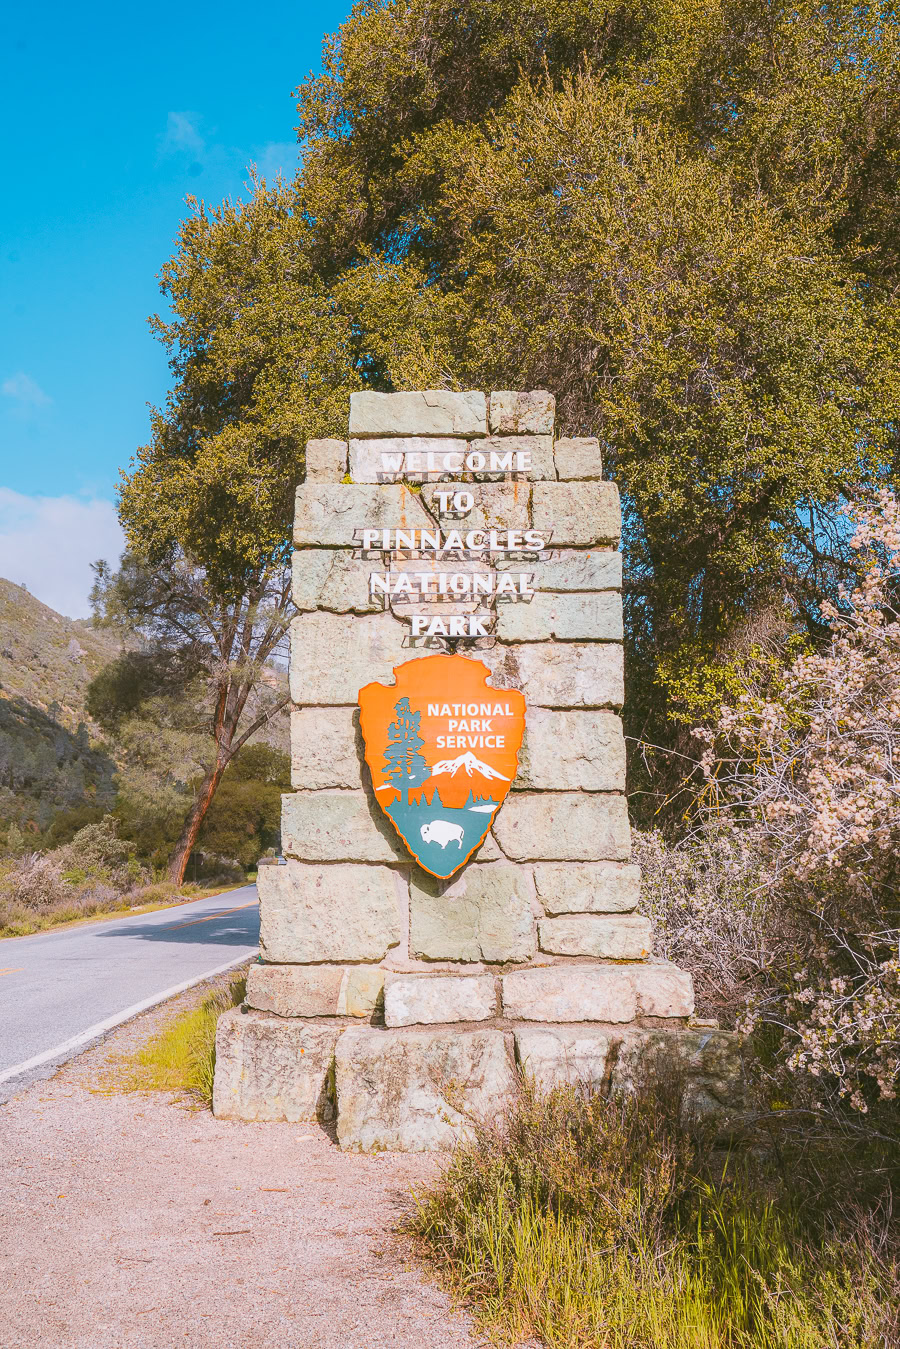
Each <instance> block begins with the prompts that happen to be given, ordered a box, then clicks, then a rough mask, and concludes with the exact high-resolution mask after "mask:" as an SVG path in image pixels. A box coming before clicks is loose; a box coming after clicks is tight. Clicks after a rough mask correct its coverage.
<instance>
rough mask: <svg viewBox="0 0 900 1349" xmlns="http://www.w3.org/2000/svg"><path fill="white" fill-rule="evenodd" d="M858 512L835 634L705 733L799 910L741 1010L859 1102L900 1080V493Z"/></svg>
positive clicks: (721, 781) (750, 843)
mask: <svg viewBox="0 0 900 1349" xmlns="http://www.w3.org/2000/svg"><path fill="white" fill-rule="evenodd" d="M853 519H854V523H855V532H854V535H853V538H852V540H851V546H852V548H853V549H854V550H855V552H856V555H857V558H858V562H859V580H858V584H857V585H856V586H855V588H853V589H852V591H846V590H844V591H842V592H841V594H840V601H841V608H838V607H837V606H835V605H832V604H823V606H822V611H823V614H824V617H825V619H826V621H827V622H828V624H829V626H830V630H831V631H830V639H829V641H828V643H827V645H826V647H825V648H824V649H823V650H821V651H819V652H816V653H813V654H804V655H802V656H800V657H798V658H797V659H796V660H794V661H793V662H792V663H791V664H790V666H789V667H788V668H787V670H786V671H784V673H783V675H782V677H781V678H780V680H779V681H778V682H777V684H776V685H775V686H774V687H773V686H772V685H771V683H770V684H768V685H767V686H766V685H764V684H762V683H761V684H760V685H758V686H757V687H748V688H747V689H745V691H744V692H743V694H742V695H741V696H740V698H739V699H738V700H737V702H736V703H735V705H734V706H732V707H730V708H723V709H722V712H721V716H720V718H719V722H718V725H717V726H716V728H715V730H714V731H712V732H698V734H699V735H701V736H702V737H703V738H704V739H705V741H706V750H705V754H704V767H705V770H706V774H707V781H708V784H709V787H710V789H711V791H712V794H713V795H712V799H713V806H712V811H713V815H714V816H715V817H717V818H719V819H720V820H722V821H731V822H732V823H734V824H739V825H741V826H742V827H743V829H744V830H745V833H746V838H745V843H744V848H745V850H746V848H747V847H749V848H750V849H751V850H752V851H753V852H754V853H755V854H756V856H757V858H758V864H759V866H761V867H763V868H764V869H765V870H766V871H767V872H768V875H769V882H768V884H769V886H770V888H771V890H772V892H773V893H774V894H777V896H778V899H779V902H780V904H782V905H783V906H784V908H785V912H786V914H787V913H789V915H790V917H789V919H788V921H787V928H788V929H789V930H788V931H786V932H783V933H782V934H781V936H780V947H781V955H780V960H779V962H778V963H780V964H781V965H782V971H781V974H782V977H781V979H780V980H772V979H771V978H767V979H765V980H762V981H760V982H759V986H758V988H757V990H756V991H755V993H754V995H753V996H752V997H751V999H750V1000H749V1011H748V1016H747V1020H746V1024H748V1025H750V1026H754V1025H759V1024H761V1023H763V1022H768V1023H769V1024H770V1025H772V1026H773V1027H775V1028H777V1031H778V1033H779V1035H780V1037H781V1051H780V1052H781V1060H782V1062H783V1063H784V1064H785V1065H786V1067H787V1068H788V1069H789V1070H790V1071H792V1072H793V1073H803V1074H806V1075H807V1076H808V1077H809V1078H812V1079H817V1080H818V1081H819V1082H820V1084H821V1086H822V1088H823V1089H824V1088H827V1087H829V1086H831V1087H836V1089H837V1091H838V1093H839V1095H840V1096H841V1097H844V1098H848V1099H849V1101H850V1102H851V1104H852V1105H853V1106H854V1107H855V1108H856V1109H857V1110H860V1111H865V1110H867V1109H869V1108H870V1107H871V1106H872V1104H873V1103H874V1102H876V1101H888V1100H892V1099H893V1098H894V1096H895V1094H896V1092H897V1089H898V1082H900V906H898V898H897V895H898V879H900V866H898V861H900V615H898V612H897V608H896V595H897V591H898V581H900V503H898V502H897V500H896V498H895V497H894V496H893V494H891V493H889V492H883V493H882V494H881V495H880V497H879V498H878V501H877V502H876V503H875V504H873V505H870V506H867V507H863V508H861V509H857V510H856V511H855V512H854V513H853ZM791 929H793V930H791ZM767 968H768V970H769V971H770V972H771V971H772V969H773V963H772V962H771V961H770V962H769V964H768V966H767ZM820 1094H823V1095H824V1094H826V1093H825V1092H824V1091H823V1092H822V1093H820Z"/></svg>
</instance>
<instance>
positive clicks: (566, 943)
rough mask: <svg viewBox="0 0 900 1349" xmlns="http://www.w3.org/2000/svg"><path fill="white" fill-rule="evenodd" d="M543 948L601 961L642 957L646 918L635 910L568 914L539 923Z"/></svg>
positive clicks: (648, 937) (647, 936)
mask: <svg viewBox="0 0 900 1349" xmlns="http://www.w3.org/2000/svg"><path fill="white" fill-rule="evenodd" d="M538 941H539V943H540V948H541V950H542V951H549V952H551V953H552V954H553V955H557V956H594V957H595V958H597V959H602V960H644V959H645V958H646V957H647V956H648V955H649V954H650V947H651V942H652V931H651V925H650V919H649V918H642V917H641V916H640V915H639V914H636V913H626V914H622V915H621V916H619V915H616V914H605V913H567V914H563V915H562V916H561V917H559V918H542V919H541V921H540V922H539V923H538Z"/></svg>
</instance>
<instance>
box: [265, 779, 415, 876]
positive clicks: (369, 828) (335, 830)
mask: <svg viewBox="0 0 900 1349" xmlns="http://www.w3.org/2000/svg"><path fill="white" fill-rule="evenodd" d="M281 846H282V850H283V852H284V854H285V856H286V857H298V858H299V859H300V861H301V862H408V861H410V860H411V859H410V855H409V853H408V852H407V851H406V849H405V848H404V847H403V845H402V843H401V842H400V839H399V837H398V836H397V834H396V833H395V831H394V829H393V828H392V826H391V824H390V823H389V821H388V820H387V818H386V817H385V816H384V815H383V814H382V812H381V811H380V810H379V809H378V807H377V805H375V803H374V802H372V801H371V800H370V799H369V797H368V796H367V795H366V793H365V792H364V791H362V790H359V791H346V790H340V789H337V788H335V789H331V790H328V791H321V792H315V791H313V792H287V793H285V795H284V796H282V798H281Z"/></svg>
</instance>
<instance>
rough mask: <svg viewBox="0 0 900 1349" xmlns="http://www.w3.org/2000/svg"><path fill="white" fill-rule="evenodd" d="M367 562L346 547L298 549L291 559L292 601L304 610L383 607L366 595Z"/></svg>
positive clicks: (345, 610) (342, 611)
mask: <svg viewBox="0 0 900 1349" xmlns="http://www.w3.org/2000/svg"><path fill="white" fill-rule="evenodd" d="M371 570H372V568H371V566H369V565H368V564H367V563H366V562H363V561H361V560H360V559H359V558H357V557H354V556H353V553H352V551H351V550H349V549H346V548H298V549H297V550H296V552H295V553H294V558H293V577H292V580H293V586H292V590H293V596H294V604H295V605H296V606H297V608H298V609H299V610H300V611H301V613H306V612H308V611H310V610H312V609H331V610H333V611H334V612H335V613H339V614H346V613H350V612H353V613H358V614H364V613H375V612H377V611H380V610H381V609H382V608H383V605H382V603H381V601H380V600H378V599H372V597H371V596H370V595H369V572H370V571H371Z"/></svg>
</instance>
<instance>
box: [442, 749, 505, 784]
mask: <svg viewBox="0 0 900 1349" xmlns="http://www.w3.org/2000/svg"><path fill="white" fill-rule="evenodd" d="M461 768H464V769H465V770H466V777H467V778H470V777H471V776H472V774H473V773H480V774H481V776H482V777H483V778H500V779H501V780H502V781H503V782H509V778H507V777H504V776H503V774H502V773H498V772H497V770H496V768H491V766H490V764H486V763H482V762H481V760H480V759H476V758H475V755H474V754H473V753H472V751H471V750H470V749H467V750H466V752H465V754H459V755H457V757H456V758H455V759H441V761H440V763H436V764H435V765H434V767H433V768H432V770H431V774H430V776H431V777H433V778H436V777H437V775H438V773H449V774H450V776H451V777H452V778H455V777H456V774H457V773H458V772H459V770H460V769H461Z"/></svg>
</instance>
